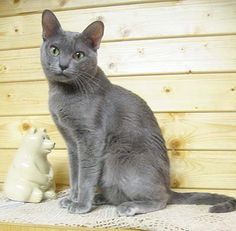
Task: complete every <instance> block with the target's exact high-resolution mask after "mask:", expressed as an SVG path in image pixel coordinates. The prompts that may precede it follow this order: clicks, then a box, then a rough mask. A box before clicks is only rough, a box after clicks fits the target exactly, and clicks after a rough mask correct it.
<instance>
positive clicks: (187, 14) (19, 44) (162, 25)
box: [0, 0, 236, 49]
mask: <svg viewBox="0 0 236 231" xmlns="http://www.w3.org/2000/svg"><path fill="white" fill-rule="evenodd" d="M18 1H19V4H18V5H19V6H18V8H17V4H16V5H15V7H14V4H9V2H11V1H7V0H6V1H2V2H3V3H2V2H1V5H0V12H1V13H0V15H1V14H7V12H8V11H11V13H13V12H14V10H15V11H17V10H18V11H21V10H22V8H21V7H24V5H27V6H28V7H29V10H30V11H34V10H36V11H42V9H46V8H50V9H53V8H54V9H55V8H57V7H58V5H59V4H58V3H59V1H46V0H44V1H39V3H38V1H31V2H30V0H27V1H22V0H21V1H20V0H18ZM122 1H123V3H124V2H126V3H128V5H127V4H126V5H122V6H116V7H114V6H110V7H107V6H106V7H99V8H96V7H95V8H89V9H80V10H78V8H76V10H69V11H68V10H66V11H65V10H63V8H60V12H56V15H57V16H58V18H59V19H60V22H61V24H62V26H63V28H65V29H66V30H71V31H79V32H81V31H82V30H83V29H84V28H85V27H86V26H87V24H88V23H90V22H92V21H94V20H98V19H99V20H102V21H103V22H104V23H105V25H106V28H105V35H104V40H103V41H104V42H106V41H114V40H115V41H117V40H134V39H150V38H166V37H186V36H200V35H204V36H205V35H208V36H209V35H225V34H235V33H236V28H235V25H236V14H235V8H236V2H235V1H234V0H231V1H229V0H227V1H219V0H218V1H204V0H184V1H178V0H168V1H166V0H165V1H154V0H153V1H144V0H143V1H142V0H131V1H130V0H129V1H127V0H116V1H114V0H113V1H106V0H99V1H92V0H89V1H87V0H82V1H81V0H80V1H61V2H65V3H66V4H65V5H67V7H68V8H71V7H72V8H73V7H76V5H77V6H79V5H80V6H82V5H85V4H87V5H91V4H92V3H93V4H94V5H96V4H97V5H102V4H105V5H109V4H117V3H119V2H122ZM7 2H8V6H6V5H7ZM132 2H136V3H137V2H140V3H141V2H143V3H144V2H153V3H146V4H132ZM39 4H41V7H40V6H39ZM56 5H57V6H56ZM69 5H70V6H69ZM20 6H21V7H20ZM3 8H5V9H3ZM36 8H38V9H36ZM24 9H25V10H27V9H26V8H24ZM173 16H174V20H173ZM40 17H41V13H37V12H36V13H34V14H23V15H20V16H15V17H4V18H2V19H1V20H0V28H1V29H0V33H1V34H2V35H4V36H0V44H1V49H13V48H23V47H38V46H39V44H40V43H41V36H40V33H41V24H40V20H41V19H40ZM134 17H135V20H134Z"/></svg>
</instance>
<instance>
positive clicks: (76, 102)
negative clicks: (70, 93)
mask: <svg viewBox="0 0 236 231" xmlns="http://www.w3.org/2000/svg"><path fill="white" fill-rule="evenodd" d="M94 107H95V106H94V102H93V100H90V101H88V99H84V98H79V97H67V98H65V97H60V96H59V97H58V96H52V97H50V98H49V108H50V111H51V114H52V115H53V117H54V119H56V121H57V122H58V123H59V124H60V125H62V126H66V127H71V128H78V126H79V127H89V126H91V125H92V124H93V120H94V117H95V114H94V113H95V111H94Z"/></svg>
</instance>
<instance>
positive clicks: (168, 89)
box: [163, 87, 171, 93]
mask: <svg viewBox="0 0 236 231" xmlns="http://www.w3.org/2000/svg"><path fill="white" fill-rule="evenodd" d="M163 90H164V92H166V93H169V92H171V88H170V87H163Z"/></svg>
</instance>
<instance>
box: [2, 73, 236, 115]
mask: <svg viewBox="0 0 236 231" xmlns="http://www.w3.org/2000/svg"><path fill="white" fill-rule="evenodd" d="M110 80H111V82H112V83H113V84H116V85H120V86H122V87H124V88H126V89H128V90H131V91H133V92H134V93H136V94H137V95H139V96H140V97H142V98H143V99H144V100H145V101H146V102H147V103H148V105H149V106H150V107H151V109H152V110H153V111H155V112H169V111H172V112H185V111H194V112H199V111H235V110H236V101H235V98H236V73H228V74H226V73H224V74H205V75H204V74H193V75H190V74H189V75H165V76H158V75H156V76H137V77H135V76H130V77H114V78H110ZM47 113H48V84H47V82H46V81H32V82H31V81H29V82H9V83H1V84H0V116H3V115H37V114H47Z"/></svg>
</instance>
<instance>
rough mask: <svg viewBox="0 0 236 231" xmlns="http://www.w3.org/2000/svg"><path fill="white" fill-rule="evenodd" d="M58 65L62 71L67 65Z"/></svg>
mask: <svg viewBox="0 0 236 231" xmlns="http://www.w3.org/2000/svg"><path fill="white" fill-rule="evenodd" d="M59 66H60V68H61V70H62V71H64V70H66V69H67V68H68V65H62V64H60V65H59Z"/></svg>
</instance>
